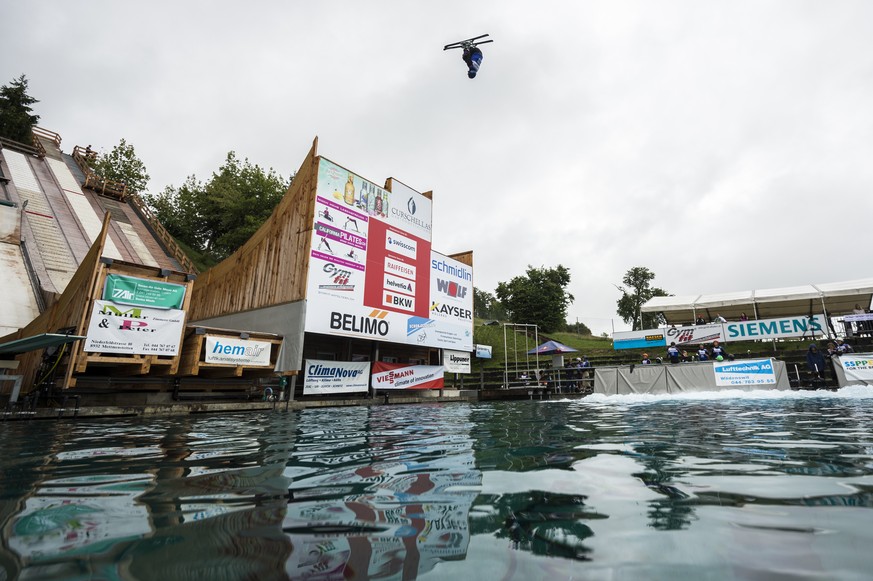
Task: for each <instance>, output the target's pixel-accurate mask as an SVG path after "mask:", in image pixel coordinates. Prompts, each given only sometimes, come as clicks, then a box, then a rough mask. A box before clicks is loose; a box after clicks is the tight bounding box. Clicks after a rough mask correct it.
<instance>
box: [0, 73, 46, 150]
mask: <svg viewBox="0 0 873 581" xmlns="http://www.w3.org/2000/svg"><path fill="white" fill-rule="evenodd" d="M34 103H39V101H37V100H36V99H34V98H33V97H31V96H30V95H28V94H27V78H26V77H25V76H24V75H21V76H20V77H18V78H17V79H12V82H10V83H9V84H8V85H3V86H2V87H0V137H6V138H7V139H12V140H13V141H18V142H20V143H28V144H29V143H30V142H31V141H32V140H33V127H34V125H36V124H37V122H38V121H39V115H34V114H33V108H32V107H31V105H33V104H34Z"/></svg>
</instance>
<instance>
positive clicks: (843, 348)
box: [837, 339, 855, 355]
mask: <svg viewBox="0 0 873 581" xmlns="http://www.w3.org/2000/svg"><path fill="white" fill-rule="evenodd" d="M854 352H855V350H854V349H852V346H851V345H849V344H848V343H844V342H843V340H842V339H837V353H839V354H840V355H845V354H846V353H854Z"/></svg>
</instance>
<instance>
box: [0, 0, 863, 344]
mask: <svg viewBox="0 0 873 581" xmlns="http://www.w3.org/2000/svg"><path fill="white" fill-rule="evenodd" d="M0 15H2V21H3V27H2V28H3V34H2V35H0V84H7V83H8V82H9V81H10V80H12V79H13V78H15V77H17V76H19V75H21V74H26V75H27V77H28V79H29V81H30V93H31V95H32V96H34V97H36V98H37V99H39V100H40V103H39V104H37V105H36V106H35V110H36V112H37V113H38V114H39V115H40V116H41V120H40V125H41V126H42V127H45V128H47V129H51V130H53V131H57V132H58V133H60V135H61V136H62V138H63V144H62V148H63V149H64V150H65V151H67V152H70V151H72V149H73V146H75V145H88V144H91V145H92V146H93V147H94V148H95V149H97V150H98V151H104V152H105V151H109V150H110V149H111V148H112V147H113V146H114V145H116V144H117V143H118V142H119V140H120V139H121V138H125V139H126V140H127V141H128V142H129V143H131V144H133V145H134V147H135V148H136V151H137V154H138V155H139V157H140V158H141V159H142V160H143V161H144V162H145V164H146V167H147V168H148V171H149V173H150V174H151V178H152V179H151V183H150V187H149V189H150V190H151V191H153V192H157V191H161V190H163V189H164V187H166V186H167V185H175V186H178V185H180V184H181V183H182V182H183V180H184V179H185V177H186V176H188V175H191V174H195V175H196V176H197V177H198V178H200V179H208V178H209V176H210V175H211V173H212V172H213V171H215V170H217V169H218V167H219V166H220V165H221V163H222V162H223V160H224V158H225V156H226V154H227V152H228V151H230V150H234V151H236V152H237V154H238V155H239V156H241V157H247V158H249V160H250V161H252V162H253V163H256V164H258V165H261V166H263V167H265V168H266V167H272V168H275V169H276V170H277V171H278V172H279V173H280V174H282V175H283V176H288V175H290V174H291V173H293V172H294V171H295V170H296V169H297V168H298V167H299V165H300V162H301V161H302V160H303V157H304V156H305V154H306V152H307V151H308V149H309V147H310V145H311V143H312V139H313V138H314V137H315V136H316V135H317V136H318V138H319V153H320V154H321V155H324V156H325V157H327V158H330V159H331V160H333V161H335V162H337V163H340V164H342V165H344V166H346V167H347V168H349V169H351V170H352V171H354V172H356V173H358V174H359V175H361V176H363V177H365V178H367V179H369V180H372V181H374V182H377V183H380V184H381V183H382V182H384V180H385V178H387V177H389V176H393V177H395V178H397V179H399V180H400V181H402V182H404V183H406V184H408V185H409V186H410V187H412V188H414V189H417V190H419V191H427V190H433V192H434V228H433V242H434V248H435V249H436V250H438V251H440V252H443V253H446V254H451V253H454V252H459V251H464V250H473V251H474V253H475V278H476V281H475V283H476V286H477V287H478V288H481V289H483V290H487V291H490V292H493V291H494V288H495V287H496V285H497V283H498V282H500V281H508V280H509V279H511V278H512V277H513V276H516V275H519V274H522V273H523V272H524V270H525V269H526V267H527V265H533V266H546V267H551V266H555V265H557V264H563V265H565V266H567V267H568V268H569V269H570V272H571V275H572V279H573V280H572V282H571V284H570V288H569V290H570V292H571V293H572V294H573V295H575V298H576V300H575V302H574V303H573V304H572V305H571V306H570V309H569V320H570V321H571V322H573V321H575V320H576V318H578V319H579V320H580V321H583V322H585V323H586V324H587V325H588V326H589V327H591V329H592V330H594V331H595V332H597V333H600V332H603V331H609V332H611V331H612V328H613V324H614V326H615V329H616V330H624V329H627V328H628V326H627V325H625V324H624V323H622V322H621V320H620V319H619V318H618V316H617V315H616V314H615V302H616V300H617V299H618V298H619V293H618V291H617V290H616V288H615V286H613V285H614V284H620V283H621V279H622V276H623V275H624V273H625V272H626V271H627V270H628V269H629V268H631V267H634V266H646V267H648V268H649V269H651V270H652V271H653V272H655V273H656V275H657V277H656V278H655V280H654V284H655V285H657V286H660V287H662V288H664V289H666V290H667V291H668V292H670V293H672V294H676V295H695V294H701V293H712V292H726V291H738V290H748V289H755V288H771V287H781V286H792V285H799V284H806V283H819V282H834V281H842V280H850V279H855V278H864V277H869V276H871V270H870V259H869V250H870V246H871V245H870V243H871V239H873V235H871V232H873V220H871V209H873V195H871V194H873V2H869V1H864V0H860V1H842V0H830V1H816V2H809V1H806V2H804V1H798V0H790V1H778V2H775V1H761V0H756V1H742V0H740V1H738V0H729V1H702V0H689V1H669V2H665V1H654V0H645V1H639V2H629V1H621V0H606V1H591V2H588V1H578V2H571V1H565V2H551V1H546V0H539V1H538V2H515V1H506V0H500V1H479V2H469V1H465V2H449V1H441V2H428V3H425V2H413V1H409V0H406V1H401V0H394V1H388V0H386V1H382V2H372V1H371V2H356V1H345V2H341V1H320V2H291V1H282V2H278V1H277V2H221V1H214V0H210V1H202V2H189V1H185V2H179V1H173V2H163V1H154V0H153V1H150V2H138V3H133V2H117V1H107V2H87V1H85V2H69V1H67V0H64V1H40V2H5V3H4V6H3V8H2V11H0ZM484 33H489V34H490V35H491V37H492V38H493V39H494V41H495V42H494V43H493V44H489V45H485V46H483V47H482V48H483V50H484V61H483V63H482V69H481V72H480V74H479V77H477V78H476V79H475V80H469V79H467V76H466V67H465V65H464V63H463V62H462V61H461V59H460V54H459V51H446V52H443V50H442V47H443V45H444V44H447V43H449V42H452V41H455V40H460V39H463V38H466V37H470V36H474V35H478V34H484Z"/></svg>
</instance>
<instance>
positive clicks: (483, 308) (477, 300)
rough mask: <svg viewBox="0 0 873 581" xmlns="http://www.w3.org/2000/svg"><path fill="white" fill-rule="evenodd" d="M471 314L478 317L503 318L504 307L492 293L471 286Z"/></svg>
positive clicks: (504, 315)
mask: <svg viewBox="0 0 873 581" xmlns="http://www.w3.org/2000/svg"><path fill="white" fill-rule="evenodd" d="M473 314H474V315H475V316H476V317H478V318H480V319H495V320H499V319H504V318H506V309H504V308H503V305H502V304H501V303H500V301H499V300H498V299H497V297H495V296H494V295H493V294H491V293H489V292H488V291H483V290H482V289H479V288H476V287H473Z"/></svg>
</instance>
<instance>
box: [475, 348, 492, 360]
mask: <svg viewBox="0 0 873 581" xmlns="http://www.w3.org/2000/svg"><path fill="white" fill-rule="evenodd" d="M476 357H478V358H480V359H491V345H476Z"/></svg>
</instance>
